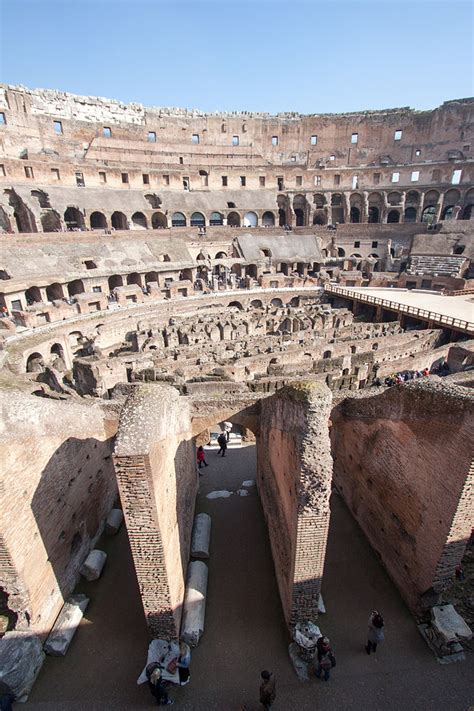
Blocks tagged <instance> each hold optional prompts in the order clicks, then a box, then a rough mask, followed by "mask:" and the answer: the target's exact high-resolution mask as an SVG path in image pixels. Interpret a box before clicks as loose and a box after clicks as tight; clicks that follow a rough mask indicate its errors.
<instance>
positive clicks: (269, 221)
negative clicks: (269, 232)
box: [262, 210, 275, 227]
mask: <svg viewBox="0 0 474 711" xmlns="http://www.w3.org/2000/svg"><path fill="white" fill-rule="evenodd" d="M262 225H263V226H264V227H274V226H275V215H274V214H273V212H270V211H268V210H267V212H264V213H263V215H262Z"/></svg>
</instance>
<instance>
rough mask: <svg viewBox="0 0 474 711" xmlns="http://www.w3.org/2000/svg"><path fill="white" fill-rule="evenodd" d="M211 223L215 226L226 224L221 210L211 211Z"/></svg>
mask: <svg viewBox="0 0 474 711" xmlns="http://www.w3.org/2000/svg"><path fill="white" fill-rule="evenodd" d="M209 224H210V225H212V226H213V227H217V226H219V225H223V224H224V215H222V214H221V213H220V212H211V217H210V218H209Z"/></svg>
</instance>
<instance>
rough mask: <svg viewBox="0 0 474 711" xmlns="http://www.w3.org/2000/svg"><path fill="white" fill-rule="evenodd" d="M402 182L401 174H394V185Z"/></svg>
mask: <svg viewBox="0 0 474 711" xmlns="http://www.w3.org/2000/svg"><path fill="white" fill-rule="evenodd" d="M399 181H400V173H397V172H396V173H392V183H398V182H399Z"/></svg>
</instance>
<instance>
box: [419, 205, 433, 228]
mask: <svg viewBox="0 0 474 711" xmlns="http://www.w3.org/2000/svg"><path fill="white" fill-rule="evenodd" d="M435 215H436V207H435V206H434V205H430V206H428V207H425V209H424V210H423V214H422V216H421V221H422V222H425V223H427V224H431V223H432V222H433V220H434V219H435Z"/></svg>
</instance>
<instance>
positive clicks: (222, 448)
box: [217, 432, 227, 457]
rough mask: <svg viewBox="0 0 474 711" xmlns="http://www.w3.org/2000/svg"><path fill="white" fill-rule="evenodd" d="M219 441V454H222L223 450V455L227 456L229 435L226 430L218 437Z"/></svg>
mask: <svg viewBox="0 0 474 711" xmlns="http://www.w3.org/2000/svg"><path fill="white" fill-rule="evenodd" d="M217 442H218V444H219V447H220V449H219V451H218V452H217V454H220V453H221V452H222V456H223V457H225V451H226V449H227V437H226V434H225V432H221V433H220V435H219V437H218V438H217Z"/></svg>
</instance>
